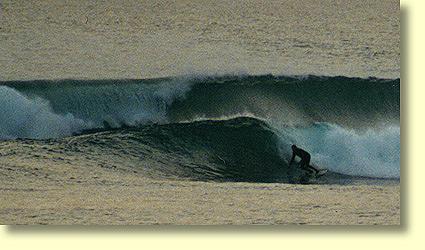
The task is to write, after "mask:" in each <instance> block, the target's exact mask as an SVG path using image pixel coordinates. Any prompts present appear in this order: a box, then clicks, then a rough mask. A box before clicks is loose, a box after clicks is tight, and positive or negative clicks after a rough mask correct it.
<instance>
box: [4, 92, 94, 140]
mask: <svg viewBox="0 0 425 250" xmlns="http://www.w3.org/2000/svg"><path fill="white" fill-rule="evenodd" d="M0 96H1V100H0V107H1V112H0V121H1V122H0V139H11V138H38V139H41V138H55V137H63V136H67V135H71V134H72V133H73V132H76V131H79V130H81V129H84V128H87V127H89V126H90V124H88V123H86V122H84V121H82V120H80V119H76V118H75V117H74V116H73V115H71V114H66V115H58V114H55V113H54V112H53V111H52V109H51V107H50V105H49V102H47V101H46V100H43V99H41V98H35V99H29V98H28V97H26V96H24V95H22V94H20V93H19V92H17V91H16V90H14V89H12V88H9V87H6V86H0Z"/></svg>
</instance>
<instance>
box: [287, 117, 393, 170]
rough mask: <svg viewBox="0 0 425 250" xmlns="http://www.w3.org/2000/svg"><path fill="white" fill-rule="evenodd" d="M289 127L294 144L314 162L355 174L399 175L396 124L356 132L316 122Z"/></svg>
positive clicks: (331, 168)
mask: <svg viewBox="0 0 425 250" xmlns="http://www.w3.org/2000/svg"><path fill="white" fill-rule="evenodd" d="M290 130H291V131H290V134H291V137H292V140H293V143H295V144H296V145H297V146H299V147H301V148H303V149H306V150H307V151H308V152H310V153H311V156H312V159H311V162H312V163H313V164H317V165H319V166H321V167H324V168H328V169H330V170H332V171H334V172H337V173H342V174H348V175H354V176H364V177H376V178H400V126H399V125H386V126H382V127H378V128H369V129H366V130H363V131H356V130H353V129H347V128H343V127H341V126H338V125H335V124H329V123H316V124H315V125H314V126H312V127H308V128H291V129H290ZM286 132H289V131H288V130H287V131H286ZM287 146H289V145H287ZM288 150H290V149H288Z"/></svg>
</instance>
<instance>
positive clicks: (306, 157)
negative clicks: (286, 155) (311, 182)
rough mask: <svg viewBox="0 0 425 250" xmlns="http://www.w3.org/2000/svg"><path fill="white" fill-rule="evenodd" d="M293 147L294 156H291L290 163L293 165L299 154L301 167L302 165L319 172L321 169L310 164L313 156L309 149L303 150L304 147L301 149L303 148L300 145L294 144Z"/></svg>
mask: <svg viewBox="0 0 425 250" xmlns="http://www.w3.org/2000/svg"><path fill="white" fill-rule="evenodd" d="M291 148H292V158H291V161H289V165H291V164H292V162H293V161H294V160H295V156H298V157H300V158H301V161H300V163H299V164H300V167H302V168H304V169H307V170H312V171H314V172H315V173H316V174H317V173H318V172H319V170H317V169H315V168H314V167H312V166H310V159H311V156H310V154H309V153H308V152H307V151H305V150H303V149H301V148H299V147H297V146H295V145H292V146H291Z"/></svg>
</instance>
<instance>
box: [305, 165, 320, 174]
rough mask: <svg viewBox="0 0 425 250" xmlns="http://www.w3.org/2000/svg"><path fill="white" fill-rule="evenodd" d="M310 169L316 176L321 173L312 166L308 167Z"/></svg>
mask: <svg viewBox="0 0 425 250" xmlns="http://www.w3.org/2000/svg"><path fill="white" fill-rule="evenodd" d="M308 168H309V169H311V170H312V171H313V172H315V173H316V174H317V173H319V170H318V169H317V168H315V167H313V166H311V165H308Z"/></svg>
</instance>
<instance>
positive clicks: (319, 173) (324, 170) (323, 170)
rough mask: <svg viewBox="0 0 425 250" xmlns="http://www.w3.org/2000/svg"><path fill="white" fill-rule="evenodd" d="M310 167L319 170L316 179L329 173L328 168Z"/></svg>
mask: <svg viewBox="0 0 425 250" xmlns="http://www.w3.org/2000/svg"><path fill="white" fill-rule="evenodd" d="M310 166H311V167H312V168H314V169H316V170H317V172H316V173H315V176H316V177H320V176H323V175H324V174H326V173H327V172H328V170H327V169H326V168H320V167H318V166H316V165H313V164H310Z"/></svg>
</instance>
